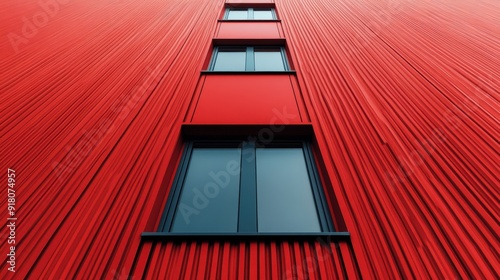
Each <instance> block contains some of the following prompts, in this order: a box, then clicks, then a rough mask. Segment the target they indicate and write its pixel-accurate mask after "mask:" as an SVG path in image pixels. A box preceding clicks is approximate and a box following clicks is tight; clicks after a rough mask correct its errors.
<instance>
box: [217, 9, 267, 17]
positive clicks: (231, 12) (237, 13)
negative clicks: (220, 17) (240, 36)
mask: <svg viewBox="0 0 500 280" xmlns="http://www.w3.org/2000/svg"><path fill="white" fill-rule="evenodd" d="M224 19H226V20H275V19H276V13H275V11H274V9H273V8H227V9H226V13H225V14H224Z"/></svg>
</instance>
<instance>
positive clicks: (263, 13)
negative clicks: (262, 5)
mask: <svg viewBox="0 0 500 280" xmlns="http://www.w3.org/2000/svg"><path fill="white" fill-rule="evenodd" d="M253 18H254V19H274V17H273V12H272V11H271V9H259V10H254V11H253Z"/></svg>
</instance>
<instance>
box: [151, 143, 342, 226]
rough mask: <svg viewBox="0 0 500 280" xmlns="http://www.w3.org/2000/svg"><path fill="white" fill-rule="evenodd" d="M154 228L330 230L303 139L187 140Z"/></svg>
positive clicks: (306, 144)
mask: <svg viewBox="0 0 500 280" xmlns="http://www.w3.org/2000/svg"><path fill="white" fill-rule="evenodd" d="M186 146H187V147H186V150H185V154H184V156H183V159H182V162H181V166H180V168H179V170H178V173H177V176H176V179H175V182H174V186H173V187H172V189H171V193H170V196H169V202H168V204H167V207H166V208H165V212H164V215H163V218H162V222H161V224H160V227H159V229H158V231H161V232H171V233H185V234H190V233H233V234H237V233H320V232H331V231H333V225H332V223H331V219H330V216H329V214H328V210H327V207H326V202H325V200H324V195H323V192H322V188H321V187H320V185H319V180H318V176H317V172H316V169H315V167H314V160H313V158H312V154H311V150H310V147H309V144H308V143H307V142H301V141H297V142H295V141H286V142H273V143H272V144H266V145H262V144H259V143H255V142H242V141H224V142H213V141H195V142H189V143H188V144H187V145H186Z"/></svg>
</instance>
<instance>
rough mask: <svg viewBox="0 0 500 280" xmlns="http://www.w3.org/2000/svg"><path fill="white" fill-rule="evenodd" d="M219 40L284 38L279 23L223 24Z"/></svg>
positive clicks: (220, 28) (220, 26)
mask: <svg viewBox="0 0 500 280" xmlns="http://www.w3.org/2000/svg"><path fill="white" fill-rule="evenodd" d="M217 38H219V39H221V38H227V39H240V38H241V39H254V38H259V39H274V38H282V36H280V32H279V29H278V23H277V22H227V21H226V22H221V23H220V25H219V32H218V33H217Z"/></svg>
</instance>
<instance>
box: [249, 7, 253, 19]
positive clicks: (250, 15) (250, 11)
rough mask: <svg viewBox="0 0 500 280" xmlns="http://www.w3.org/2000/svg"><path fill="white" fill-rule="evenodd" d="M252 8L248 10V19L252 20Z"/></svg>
mask: <svg viewBox="0 0 500 280" xmlns="http://www.w3.org/2000/svg"><path fill="white" fill-rule="evenodd" d="M253 18H254V16H253V8H248V19H253Z"/></svg>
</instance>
